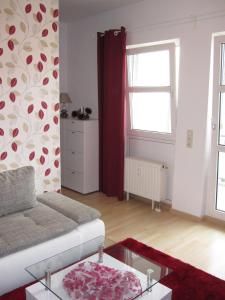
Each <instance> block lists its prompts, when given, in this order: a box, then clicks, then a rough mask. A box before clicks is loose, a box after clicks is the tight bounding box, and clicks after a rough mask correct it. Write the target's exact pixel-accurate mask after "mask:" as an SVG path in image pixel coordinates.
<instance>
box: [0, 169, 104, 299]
mask: <svg viewBox="0 0 225 300" xmlns="http://www.w3.org/2000/svg"><path fill="white" fill-rule="evenodd" d="M99 217H100V213H99V212H98V211H97V210H95V209H92V208H90V207H88V206H85V205H83V204H81V203H79V202H77V201H75V200H72V199H70V198H68V197H65V196H63V195H60V194H58V193H54V192H53V193H45V194H42V195H39V196H36V195H35V192H34V169H33V168H32V167H24V168H20V169H17V170H14V171H6V172H2V173H0V296H1V295H4V294H5V293H7V292H9V291H11V290H14V289H16V288H18V287H21V286H23V285H25V284H27V283H29V282H32V281H34V278H32V276H31V275H30V274H28V273H27V271H25V268H26V267H28V266H30V265H32V264H34V263H37V262H39V261H41V260H44V259H46V258H49V257H51V256H54V255H56V254H57V253H60V252H63V251H65V250H68V249H70V248H72V247H75V246H78V245H81V244H83V243H85V242H87V241H90V240H92V239H95V238H96V237H99V236H103V237H104V235H105V226H104V223H103V221H101V220H100V219H99ZM97 246H98V245H97V242H96V244H95V243H91V247H92V248H93V249H88V250H96V249H97ZM84 251H85V252H86V251H87V249H86V248H85V249H83V252H84ZM82 254H83V253H82ZM15 300H16V299H15Z"/></svg>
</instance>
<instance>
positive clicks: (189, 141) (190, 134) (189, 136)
mask: <svg viewBox="0 0 225 300" xmlns="http://www.w3.org/2000/svg"><path fill="white" fill-rule="evenodd" d="M186 146H187V148H192V147H193V130H192V129H188V130H187V139H186Z"/></svg>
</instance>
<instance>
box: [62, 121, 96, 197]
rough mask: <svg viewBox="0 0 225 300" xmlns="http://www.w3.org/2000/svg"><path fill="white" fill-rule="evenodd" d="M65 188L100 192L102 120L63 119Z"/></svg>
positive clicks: (85, 192) (63, 182)
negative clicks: (99, 129) (99, 124)
mask: <svg viewBox="0 0 225 300" xmlns="http://www.w3.org/2000/svg"><path fill="white" fill-rule="evenodd" d="M60 131H61V170H62V186H64V187H67V188H70V189H72V190H74V191H77V192H79V193H82V194H87V193H91V192H94V191H98V190H99V150H98V149H99V144H98V143H99V139H98V136H99V134H98V120H85V121H81V120H74V119H61V127H60Z"/></svg>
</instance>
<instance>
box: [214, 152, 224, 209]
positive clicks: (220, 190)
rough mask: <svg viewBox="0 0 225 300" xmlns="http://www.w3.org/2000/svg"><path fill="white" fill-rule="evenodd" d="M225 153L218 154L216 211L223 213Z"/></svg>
mask: <svg viewBox="0 0 225 300" xmlns="http://www.w3.org/2000/svg"><path fill="white" fill-rule="evenodd" d="M224 166H225V153H224V152H219V160H218V178H217V201H216V209H218V210H222V211H224V212H225V168H224Z"/></svg>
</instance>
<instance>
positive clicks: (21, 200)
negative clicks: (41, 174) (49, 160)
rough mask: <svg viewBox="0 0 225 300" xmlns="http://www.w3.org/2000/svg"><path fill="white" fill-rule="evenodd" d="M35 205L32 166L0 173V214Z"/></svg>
mask: <svg viewBox="0 0 225 300" xmlns="http://www.w3.org/2000/svg"><path fill="white" fill-rule="evenodd" d="M35 205H37V201H36V195H35V183H34V168H33V167H30V166H28V167H22V168H19V169H16V170H10V171H5V172H2V173H0V216H4V215H8V214H11V213H15V212H18V211H22V210H24V209H28V208H32V207H34V206H35Z"/></svg>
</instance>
